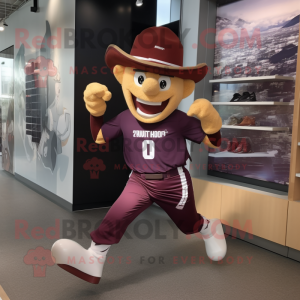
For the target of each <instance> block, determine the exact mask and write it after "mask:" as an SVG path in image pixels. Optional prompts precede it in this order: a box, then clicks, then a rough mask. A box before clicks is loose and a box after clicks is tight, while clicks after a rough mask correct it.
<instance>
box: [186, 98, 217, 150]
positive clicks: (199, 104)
mask: <svg viewBox="0 0 300 300" xmlns="http://www.w3.org/2000/svg"><path fill="white" fill-rule="evenodd" d="M187 115H188V116H190V117H192V116H195V117H197V118H198V119H199V120H200V121H201V126H202V129H203V131H204V132H205V133H206V136H205V138H204V140H203V143H204V144H205V145H207V146H208V147H211V148H219V147H220V144H221V134H220V129H221V128H222V119H221V117H220V115H219V113H218V112H217V111H216V109H215V108H214V107H213V106H212V104H211V103H210V102H209V101H208V100H206V99H197V100H196V101H195V102H194V103H193V104H192V105H191V107H190V109H189V111H188V112H187Z"/></svg>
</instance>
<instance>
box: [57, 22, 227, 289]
mask: <svg viewBox="0 0 300 300" xmlns="http://www.w3.org/2000/svg"><path fill="white" fill-rule="evenodd" d="M144 41H146V42H145V43H144ZM149 41H155V44H153V45H151V46H149ZM105 61H106V64H107V66H108V67H109V68H110V69H113V73H114V75H115V77H116V79H117V80H118V82H119V83H120V84H121V85H122V90H123V94H124V98H125V101H126V103H127V106H128V109H127V110H125V111H123V112H122V113H120V114H119V115H118V116H116V117H115V118H113V119H112V120H110V121H109V122H106V123H105V124H103V115H104V113H105V110H106V105H107V104H106V102H107V101H109V100H110V99H111V97H112V94H111V92H110V91H109V90H108V89H107V87H106V86H104V85H101V84H99V83H91V84H89V85H88V86H87V88H86V90H85V91H84V101H85V105H86V108H87V110H88V111H89V113H90V115H91V116H90V125H91V132H92V136H93V138H94V140H95V142H96V143H98V144H104V143H106V142H108V140H112V139H114V138H116V137H119V136H122V135H123V137H124V139H125V140H126V143H125V144H124V157H125V161H126V163H127V165H128V166H129V167H130V169H131V170H132V173H131V175H130V177H129V180H128V182H127V185H126V186H125V188H124V191H123V192H122V194H121V195H120V197H119V198H118V199H117V201H116V202H115V203H114V204H113V205H112V207H111V208H110V210H109V211H108V213H107V215H106V216H105V218H104V219H103V221H102V223H101V225H100V227H99V228H98V229H97V230H95V231H93V232H92V233H91V239H92V241H91V247H90V248H89V249H84V248H83V247H82V246H80V245H79V244H77V243H76V242H74V241H71V240H67V239H61V240H58V241H56V242H55V243H54V245H53V247H52V256H53V257H54V259H55V262H56V264H57V265H58V266H59V267H61V268H62V269H64V270H66V271H67V272H69V273H71V274H73V275H75V276H77V277H79V278H81V279H83V280H86V281H88V282H90V283H94V284H97V283H99V281H100V278H101V276H102V271H103V267H104V262H105V260H106V255H107V253H108V251H109V248H110V247H111V245H113V244H117V243H119V241H120V239H121V238H122V236H123V234H124V232H125V230H126V228H127V227H128V225H129V224H130V223H131V222H132V221H133V220H134V219H135V218H136V217H137V216H138V215H139V214H140V213H141V212H143V211H144V210H145V209H147V208H148V207H149V206H151V205H152V204H153V203H156V204H157V205H159V206H160V207H161V208H162V209H163V210H165V212H166V213H167V214H168V215H169V216H170V218H171V219H172V220H173V222H174V223H175V224H176V225H177V226H178V228H179V229H180V230H181V231H182V232H183V233H185V234H193V233H198V232H200V234H201V235H202V237H203V240H204V242H205V248H206V252H207V255H208V257H209V258H210V259H211V260H213V261H219V260H222V259H223V258H224V257H225V255H226V251H227V246H226V240H225V237H224V232H223V228H222V224H221V222H220V220H218V219H213V220H208V219H206V218H205V217H204V216H201V215H200V214H198V213H197V211H196V206H195V200H194V193H193V187H192V181H191V176H190V174H189V171H188V170H187V169H186V168H185V167H184V166H185V164H186V161H187V159H188V158H189V157H190V156H189V153H188V151H187V148H186V139H187V140H190V141H193V142H195V143H201V142H203V143H205V144H206V145H208V146H210V147H213V148H218V146H219V145H220V140H221V135H220V129H221V126H222V120H221V118H220V116H219V114H218V112H217V111H216V110H215V109H214V107H213V106H212V105H211V103H210V102H209V101H208V100H205V99H198V100H196V101H194V103H193V104H192V105H191V107H190V109H189V111H188V113H187V114H185V113H184V112H182V111H180V110H177V107H178V105H179V103H180V102H181V101H182V99H184V98H186V97H188V96H189V95H191V94H192V92H193V91H194V89H195V83H197V82H199V81H201V80H202V79H203V78H204V77H205V75H206V73H207V70H208V68H207V66H206V64H199V65H197V66H195V67H182V65H183V46H182V44H181V42H180V40H179V38H178V37H177V36H176V35H175V34H174V33H173V32H172V31H171V30H170V29H168V28H165V27H152V28H148V29H146V30H144V31H143V32H142V33H141V34H140V35H138V36H137V37H136V39H135V41H134V44H133V47H132V50H131V53H130V55H129V54H128V53H125V52H124V51H122V50H121V49H120V48H119V47H117V46H115V45H110V46H109V47H108V49H107V51H106V54H105ZM130 145H136V147H133V146H131V147H130ZM172 145H173V147H172ZM174 145H176V146H174ZM182 149H183V150H182ZM74 258H75V260H74ZM83 262H84V263H83Z"/></svg>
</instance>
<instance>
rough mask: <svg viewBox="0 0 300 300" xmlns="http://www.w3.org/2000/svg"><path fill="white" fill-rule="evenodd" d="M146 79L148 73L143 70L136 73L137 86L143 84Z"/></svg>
mask: <svg viewBox="0 0 300 300" xmlns="http://www.w3.org/2000/svg"><path fill="white" fill-rule="evenodd" d="M145 79H146V75H145V73H143V72H136V73H135V74H134V82H135V84H136V85H137V86H142V84H143V82H144V81H145Z"/></svg>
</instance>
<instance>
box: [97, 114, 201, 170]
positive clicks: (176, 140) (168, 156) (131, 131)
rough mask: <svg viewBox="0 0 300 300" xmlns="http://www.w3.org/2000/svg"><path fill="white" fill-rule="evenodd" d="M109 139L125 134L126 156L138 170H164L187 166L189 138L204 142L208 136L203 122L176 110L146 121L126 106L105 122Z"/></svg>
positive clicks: (128, 163)
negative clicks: (137, 116)
mask: <svg viewBox="0 0 300 300" xmlns="http://www.w3.org/2000/svg"><path fill="white" fill-rule="evenodd" d="M101 129H102V134H103V137H104V139H105V140H106V141H107V140H108V141H109V140H112V139H114V138H117V137H119V136H122V135H123V137H124V158H125V161H126V163H127V165H128V166H129V167H130V168H131V169H132V170H134V171H137V172H139V173H164V172H167V171H169V170H170V169H173V168H177V167H181V166H184V165H185V164H186V161H187V159H188V158H190V155H189V153H188V150H187V147H186V140H190V141H193V142H195V143H199V144H200V143H201V142H202V141H203V139H204V137H205V136H206V134H205V133H204V131H203V130H202V127H201V122H200V121H199V120H198V119H196V118H194V117H189V116H187V115H186V114H185V113H184V112H182V111H180V110H175V111H174V112H173V113H172V114H171V115H170V116H169V117H168V118H166V119H165V120H163V121H161V122H158V123H153V124H146V123H142V122H140V121H138V120H137V119H136V118H135V117H134V116H133V115H132V114H131V112H130V110H129V109H128V110H125V111H124V112H122V113H120V114H119V115H118V116H116V117H115V118H113V119H112V120H110V121H109V122H107V123H105V124H104V125H103V126H102V128H101Z"/></svg>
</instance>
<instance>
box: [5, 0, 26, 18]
mask: <svg viewBox="0 0 300 300" xmlns="http://www.w3.org/2000/svg"><path fill="white" fill-rule="evenodd" d="M23 2H26V1H24V0H0V20H2V19H3V18H4V17H5V3H6V16H8V15H9V14H10V13H12V12H13V11H14V10H16V9H17V8H18V7H19V6H20V5H21V4H22V3H23Z"/></svg>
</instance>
